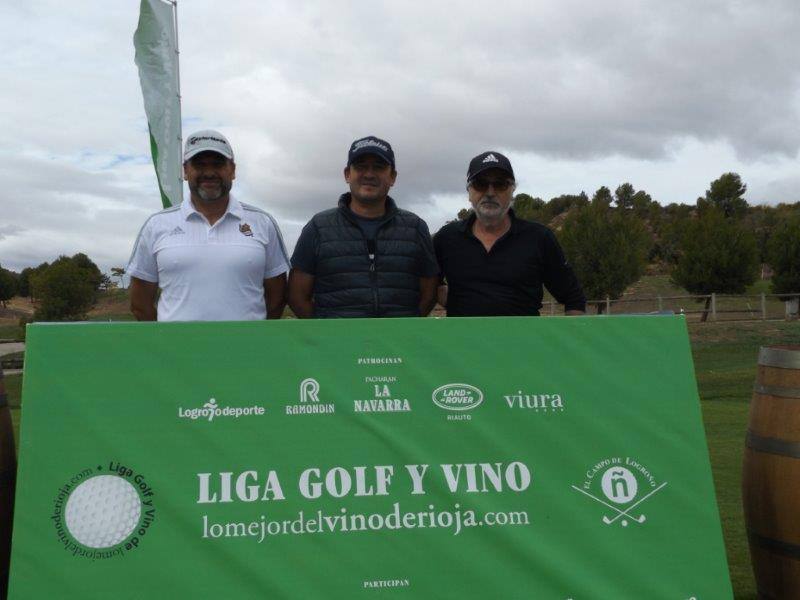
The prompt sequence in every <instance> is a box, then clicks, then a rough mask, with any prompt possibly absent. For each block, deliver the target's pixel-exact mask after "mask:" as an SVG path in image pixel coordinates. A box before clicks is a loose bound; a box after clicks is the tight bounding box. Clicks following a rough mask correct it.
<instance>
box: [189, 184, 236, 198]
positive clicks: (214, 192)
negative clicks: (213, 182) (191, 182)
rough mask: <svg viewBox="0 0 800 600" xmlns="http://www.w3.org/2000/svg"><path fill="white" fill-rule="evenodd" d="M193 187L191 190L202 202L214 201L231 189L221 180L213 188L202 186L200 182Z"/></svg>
mask: <svg viewBox="0 0 800 600" xmlns="http://www.w3.org/2000/svg"><path fill="white" fill-rule="evenodd" d="M193 187H194V189H193V190H192V191H193V192H194V193H195V194H196V195H197V197H198V198H200V199H201V200H202V201H203V202H216V201H217V200H219V199H220V198H222V197H223V196H225V195H226V194H227V193H228V192H230V191H231V186H230V185H225V183H224V182H223V181H219V183H218V185H217V186H215V187H213V188H207V187H204V186H203V185H202V184H200V185H195V186H193Z"/></svg>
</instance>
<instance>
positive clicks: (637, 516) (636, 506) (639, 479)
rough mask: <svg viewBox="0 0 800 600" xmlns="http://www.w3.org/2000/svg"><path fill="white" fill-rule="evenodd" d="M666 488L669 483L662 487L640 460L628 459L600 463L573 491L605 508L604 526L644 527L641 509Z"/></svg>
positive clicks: (612, 459) (618, 458) (608, 459)
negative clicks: (632, 524) (634, 524)
mask: <svg viewBox="0 0 800 600" xmlns="http://www.w3.org/2000/svg"><path fill="white" fill-rule="evenodd" d="M666 485H667V482H666V481H662V482H660V483H659V482H658V480H656V478H655V476H654V475H653V474H652V473H651V472H650V470H649V469H648V468H647V467H645V466H644V465H643V464H641V463H640V462H639V461H638V460H636V459H634V458H631V457H630V456H627V457H625V458H622V457H613V458H605V459H603V460H601V461H598V462H597V463H595V464H594V465H592V466H591V467H589V468H588V469H587V470H586V473H585V476H584V480H583V483H582V484H581V485H580V486H577V485H573V486H572V489H574V490H575V491H577V492H580V493H581V494H583V495H584V496H586V497H587V498H589V499H591V500H594V501H595V502H596V503H597V504H600V505H602V506H604V507H605V511H604V512H605V514H603V516H602V521H603V523H604V524H605V525H614V524H615V523H618V524H619V525H621V526H622V527H627V526H628V524H629V523H636V524H638V525H642V524H643V523H644V522H645V521H647V516H646V515H645V514H644V513H643V512H642V510H641V508H640V506H641V505H642V504H643V503H644V502H645V501H646V500H649V499H650V498H651V497H652V496H654V495H655V494H657V493H658V492H660V491H661V490H662V489H664V487H665V486H666ZM609 511H610V512H609Z"/></svg>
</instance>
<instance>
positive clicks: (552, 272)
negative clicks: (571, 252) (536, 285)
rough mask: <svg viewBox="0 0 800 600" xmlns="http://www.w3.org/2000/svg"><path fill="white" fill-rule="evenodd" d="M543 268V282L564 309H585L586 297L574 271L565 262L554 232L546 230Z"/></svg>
mask: <svg viewBox="0 0 800 600" xmlns="http://www.w3.org/2000/svg"><path fill="white" fill-rule="evenodd" d="M544 252H545V270H544V280H543V283H544V285H545V287H546V288H547V289H548V290H549V291H550V293H551V294H553V297H554V298H555V299H556V300H558V302H559V303H561V304H563V305H564V310H580V311H584V312H585V311H586V297H585V296H584V295H583V289H582V288H581V284H580V283H579V282H578V278H577V277H576V276H575V271H573V270H572V267H571V266H570V264H569V263H568V262H567V259H566V257H565V256H564V251H563V250H562V249H561V246H560V244H559V243H558V240H557V239H556V236H555V234H554V233H553V232H552V231H550V230H548V231H547V235H546V236H545V244H544Z"/></svg>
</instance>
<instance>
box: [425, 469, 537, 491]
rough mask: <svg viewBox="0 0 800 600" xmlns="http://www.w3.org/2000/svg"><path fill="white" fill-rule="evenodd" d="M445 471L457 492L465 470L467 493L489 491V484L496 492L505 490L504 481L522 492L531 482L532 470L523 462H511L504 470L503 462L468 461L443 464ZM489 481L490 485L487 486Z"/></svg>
mask: <svg viewBox="0 0 800 600" xmlns="http://www.w3.org/2000/svg"><path fill="white" fill-rule="evenodd" d="M441 467H442V471H443V472H444V477H445V480H446V481H447V487H448V488H450V491H451V492H453V493H455V492H456V491H458V490H459V486H460V482H461V473H462V470H463V472H464V477H465V478H466V489H465V490H463V491H465V492H467V493H476V492H483V493H485V492H488V491H490V490H489V486H491V487H493V488H494V491H496V492H502V491H503V481H505V483H506V485H507V486H508V487H509V488H510V489H512V490H513V491H515V492H521V491H523V490H525V489H527V488H528V486H530V484H531V472H530V470H528V467H527V466H525V465H524V464H522V463H521V462H513V463H511V464H509V465H508V466H507V467H506V469H505V471H503V470H502V463H491V464H490V463H481V464H479V465H478V464H475V463H467V464H457V465H441ZM478 469H480V478H481V486H480V488H479V487H478ZM487 482H488V484H489V486H487Z"/></svg>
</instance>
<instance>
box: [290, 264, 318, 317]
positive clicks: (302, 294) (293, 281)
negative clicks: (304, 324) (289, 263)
mask: <svg viewBox="0 0 800 600" xmlns="http://www.w3.org/2000/svg"><path fill="white" fill-rule="evenodd" d="M289 307H290V308H291V309H292V311H294V314H295V315H297V318H298V319H310V318H311V317H313V316H314V276H313V275H309V274H308V273H305V272H303V271H300V270H298V269H292V270H291V271H289Z"/></svg>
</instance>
